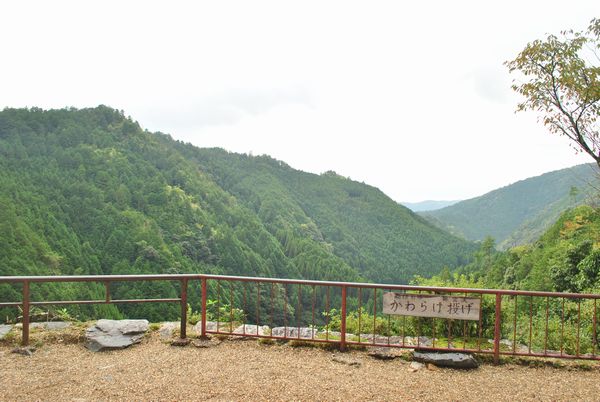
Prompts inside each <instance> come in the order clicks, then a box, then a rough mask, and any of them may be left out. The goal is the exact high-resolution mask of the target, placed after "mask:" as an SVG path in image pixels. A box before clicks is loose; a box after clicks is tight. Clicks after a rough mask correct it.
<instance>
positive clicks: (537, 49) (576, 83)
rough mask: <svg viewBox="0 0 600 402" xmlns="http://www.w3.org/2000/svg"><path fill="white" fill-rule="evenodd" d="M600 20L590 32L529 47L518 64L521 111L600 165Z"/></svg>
mask: <svg viewBox="0 0 600 402" xmlns="http://www.w3.org/2000/svg"><path fill="white" fill-rule="evenodd" d="M599 55H600V19H594V20H592V21H591V23H590V26H589V28H588V29H587V30H586V31H582V32H574V31H573V30H569V31H563V32H561V33H560V35H558V36H557V35H548V37H547V38H546V39H544V40H535V41H533V42H531V43H529V44H527V46H526V47H525V49H523V51H522V52H521V53H519V55H518V56H517V57H516V58H515V59H514V60H512V61H510V62H507V63H506V65H507V66H508V68H509V70H510V72H515V71H517V72H520V73H521V76H520V77H519V78H518V79H517V80H515V84H514V85H513V89H514V90H515V91H516V92H517V93H519V94H520V95H522V96H523V97H524V98H525V100H524V101H523V102H521V103H520V104H519V106H518V109H517V110H518V111H523V110H533V111H536V112H538V113H539V114H540V117H541V121H542V122H543V123H544V125H545V126H546V127H547V128H548V130H550V132H552V133H554V134H559V135H564V136H566V137H568V138H569V139H570V140H571V141H572V144H573V145H574V146H575V147H576V149H577V150H578V151H583V152H585V153H587V154H588V155H589V156H591V157H592V158H593V159H594V160H595V161H596V163H597V164H598V166H600V131H599V128H600V127H599V126H598V116H600V63H599V62H600V58H599Z"/></svg>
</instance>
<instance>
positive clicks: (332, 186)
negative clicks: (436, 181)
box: [181, 147, 474, 282]
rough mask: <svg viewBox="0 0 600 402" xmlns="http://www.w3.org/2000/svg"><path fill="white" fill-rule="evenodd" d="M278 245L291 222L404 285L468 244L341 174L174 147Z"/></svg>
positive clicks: (373, 276) (454, 258)
mask: <svg viewBox="0 0 600 402" xmlns="http://www.w3.org/2000/svg"><path fill="white" fill-rule="evenodd" d="M181 151H182V153H185V154H186V155H188V157H189V158H192V159H193V160H195V161H196V162H197V163H198V164H199V165H200V166H202V168H203V170H206V171H208V172H211V173H212V175H213V177H215V180H216V181H217V182H218V183H219V184H220V185H221V186H222V187H223V188H224V189H226V190H227V191H229V192H230V193H232V194H233V195H234V196H235V197H236V199H238V200H239V201H240V202H242V203H244V205H246V206H247V207H248V208H250V209H251V210H253V211H255V212H256V213H257V214H258V215H259V217H260V218H261V220H262V221H263V222H264V223H265V224H266V226H267V228H268V229H269V230H270V231H271V233H273V234H275V235H276V237H278V238H280V239H281V240H282V241H283V242H284V243H285V242H286V240H285V239H286V238H288V237H289V236H290V235H292V233H291V232H290V226H289V224H290V223H294V225H296V226H297V227H300V228H301V229H302V230H303V231H304V233H305V235H307V236H310V237H312V238H314V239H316V240H318V241H320V242H323V243H324V244H325V245H327V247H328V248H329V249H330V250H331V251H332V252H333V253H334V254H335V255H337V256H339V257H340V258H342V259H343V260H344V261H346V262H347V263H348V264H350V265H351V266H352V267H356V268H357V269H358V270H359V272H360V273H361V274H363V275H364V276H365V277H366V278H368V279H370V280H372V281H380V282H405V281H408V280H410V278H412V276H413V275H415V274H424V275H430V274H432V273H434V272H436V271H439V270H440V268H441V266H444V265H448V266H457V265H461V264H462V263H464V262H465V256H466V255H468V254H469V252H470V251H472V250H473V249H474V248H473V245H471V244H469V243H466V242H464V241H462V240H460V239H458V238H456V237H454V236H450V235H448V233H446V232H443V231H441V230H439V229H438V228H436V227H434V226H433V225H431V224H429V223H428V222H426V221H425V220H424V219H422V218H420V217H419V216H418V215H415V214H414V213H412V212H411V211H410V210H409V209H407V208H405V207H402V206H400V205H398V204H397V203H396V202H395V201H393V200H392V199H390V198H389V197H387V196H386V195H385V194H383V193H382V192H381V191H380V190H378V189H376V188H374V187H371V186H368V185H365V184H363V183H358V182H355V181H352V180H350V179H347V178H344V177H341V176H339V175H337V174H335V173H334V172H327V173H324V174H322V175H315V174H310V173H305V172H301V171H298V170H294V169H292V168H290V167H289V166H287V165H285V164H284V163H282V162H280V161H276V160H274V159H272V158H270V157H267V156H260V157H249V156H246V155H239V154H233V153H228V152H226V151H223V150H219V149H197V148H189V147H186V148H185V149H183V148H182V149H181Z"/></svg>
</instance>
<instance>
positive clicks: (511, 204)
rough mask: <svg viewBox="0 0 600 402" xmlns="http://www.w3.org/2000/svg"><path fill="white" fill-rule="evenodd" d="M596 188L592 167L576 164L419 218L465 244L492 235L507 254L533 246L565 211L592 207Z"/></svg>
mask: <svg viewBox="0 0 600 402" xmlns="http://www.w3.org/2000/svg"><path fill="white" fill-rule="evenodd" d="M595 183H598V184H600V181H598V173H597V170H596V168H595V165H594V164H585V165H579V166H574V167H571V168H568V169H562V170H557V171H554V172H550V173H546V174H543V175H541V176H537V177H533V178H529V179H526V180H521V181H519V182H516V183H514V184H511V185H509V186H506V187H503V188H500V189H497V190H494V191H491V192H489V193H487V194H485V195H482V196H481V197H476V198H472V199H470V200H465V201H461V202H459V203H457V204H454V205H452V206H449V207H446V208H442V209H439V210H437V211H428V212H422V213H421V215H422V216H424V217H425V218H426V219H428V220H429V221H430V222H432V223H433V224H435V225H436V226H438V227H441V228H444V229H446V230H448V231H450V232H451V233H454V234H456V235H458V236H462V237H464V238H466V239H469V240H483V239H484V238H485V237H486V236H491V237H493V238H494V239H495V240H496V242H497V244H498V246H499V248H501V249H506V248H508V247H512V246H516V245H519V244H525V243H531V242H533V241H534V240H536V239H537V238H538V237H539V236H541V235H542V233H543V232H544V231H545V230H546V229H547V228H548V227H549V226H550V225H552V224H553V223H554V222H555V221H556V220H557V219H558V217H559V216H560V214H561V213H562V212H563V211H565V210H567V209H568V208H572V207H574V206H576V205H579V204H581V203H594V202H595V199H594V197H595V196H594V194H596V193H597V191H596V188H597V185H596V184H595Z"/></svg>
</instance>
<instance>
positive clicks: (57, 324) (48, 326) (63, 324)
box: [29, 321, 71, 331]
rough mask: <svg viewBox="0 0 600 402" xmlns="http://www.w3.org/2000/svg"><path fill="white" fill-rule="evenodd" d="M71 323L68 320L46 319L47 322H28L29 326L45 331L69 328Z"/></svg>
mask: <svg viewBox="0 0 600 402" xmlns="http://www.w3.org/2000/svg"><path fill="white" fill-rule="evenodd" d="M70 326H71V323H70V322H68V321H47V322H32V323H31V324H29V328H32V329H33V328H42V329H45V330H47V331H59V330H61V329H65V328H69V327H70Z"/></svg>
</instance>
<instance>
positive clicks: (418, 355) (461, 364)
mask: <svg viewBox="0 0 600 402" xmlns="http://www.w3.org/2000/svg"><path fill="white" fill-rule="evenodd" d="M413 359H414V360H416V361H418V362H421V363H425V364H427V363H430V364H434V365H436V366H438V367H452V368H458V369H474V368H477V367H479V362H478V361H477V360H476V359H475V357H473V355H470V354H467V353H434V352H420V351H417V350H415V351H414V353H413Z"/></svg>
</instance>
